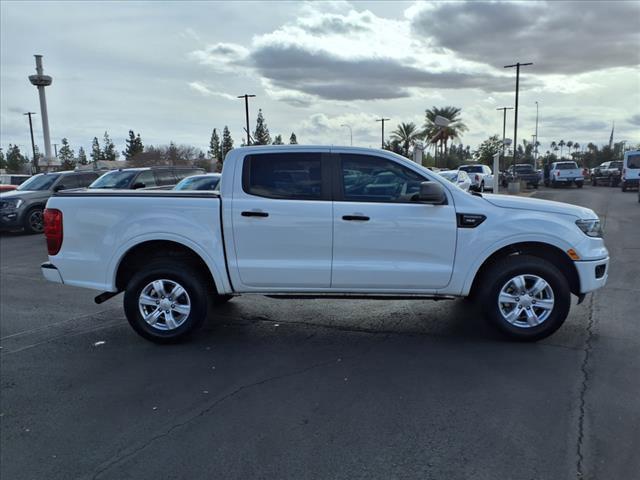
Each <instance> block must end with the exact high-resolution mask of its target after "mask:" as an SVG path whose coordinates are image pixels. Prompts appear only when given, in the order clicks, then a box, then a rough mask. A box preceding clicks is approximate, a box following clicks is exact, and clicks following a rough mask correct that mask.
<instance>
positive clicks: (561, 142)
mask: <svg viewBox="0 0 640 480" xmlns="http://www.w3.org/2000/svg"><path fill="white" fill-rule="evenodd" d="M565 145H566V143H565V141H564V140H560V141H559V142H558V147H560V160H562V158H563V157H564V155H563V154H562V151H563V149H564V146H565Z"/></svg>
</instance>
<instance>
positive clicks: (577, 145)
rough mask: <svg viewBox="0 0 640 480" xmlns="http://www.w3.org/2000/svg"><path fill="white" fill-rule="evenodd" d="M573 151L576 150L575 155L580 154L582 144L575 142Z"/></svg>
mask: <svg viewBox="0 0 640 480" xmlns="http://www.w3.org/2000/svg"><path fill="white" fill-rule="evenodd" d="M573 149H574V150H575V152H574V153H575V154H577V153H578V150H580V144H579V143H578V142H574V143H573Z"/></svg>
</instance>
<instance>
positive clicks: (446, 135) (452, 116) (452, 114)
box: [423, 106, 468, 155]
mask: <svg viewBox="0 0 640 480" xmlns="http://www.w3.org/2000/svg"><path fill="white" fill-rule="evenodd" d="M461 111H462V109H461V108H458V107H453V106H447V107H442V108H438V107H435V106H434V107H432V108H430V109H427V110H426V112H425V124H424V131H423V135H424V136H426V137H427V138H429V139H430V140H431V142H430V143H432V144H435V145H436V150H437V144H438V142H439V143H440V151H441V153H443V154H445V155H446V153H447V144H448V142H449V140H453V139H460V137H461V136H462V134H463V133H464V132H466V131H467V130H468V129H467V126H466V125H465V124H464V123H463V122H462V120H461V119H460V112H461ZM437 116H441V117H444V118H446V119H448V120H449V121H450V123H449V125H448V126H446V127H439V126H437V125H436V123H435V120H436V117H437Z"/></svg>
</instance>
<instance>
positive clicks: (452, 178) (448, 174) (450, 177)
mask: <svg viewBox="0 0 640 480" xmlns="http://www.w3.org/2000/svg"><path fill="white" fill-rule="evenodd" d="M438 174H439V175H440V176H441V177H444V178H446V179H447V180H449V181H450V182H455V181H456V180H457V179H458V172H438Z"/></svg>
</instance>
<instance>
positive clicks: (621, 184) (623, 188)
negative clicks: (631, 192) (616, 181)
mask: <svg viewBox="0 0 640 480" xmlns="http://www.w3.org/2000/svg"><path fill="white" fill-rule="evenodd" d="M620 189H621V190H622V191H623V192H626V191H627V182H620Z"/></svg>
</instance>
